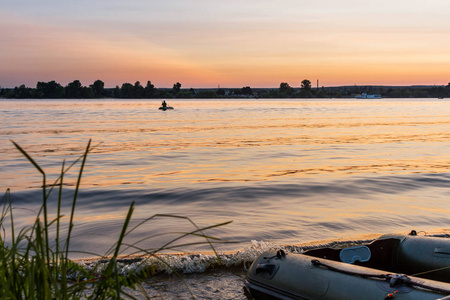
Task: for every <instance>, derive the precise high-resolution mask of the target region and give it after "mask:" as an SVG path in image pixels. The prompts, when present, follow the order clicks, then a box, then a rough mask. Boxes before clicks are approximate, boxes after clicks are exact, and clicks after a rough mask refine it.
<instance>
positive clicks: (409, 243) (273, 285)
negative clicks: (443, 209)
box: [245, 232, 450, 300]
mask: <svg viewBox="0 0 450 300" xmlns="http://www.w3.org/2000/svg"><path fill="white" fill-rule="evenodd" d="M245 286H246V289H247V291H248V292H249V293H250V294H251V295H252V296H253V298H255V299H283V300H286V299H308V300H315V299H324V300H328V299H337V300H341V299H342V300H344V299H367V300H371V299H374V300H375V299H376V300H379V299H391V298H392V299H421V300H422V299H423V300H426V299H441V300H443V299H445V300H450V296H449V295H450V238H446V237H428V236H417V235H414V232H412V234H410V235H403V236H400V235H399V236H384V237H381V238H379V239H377V240H375V241H374V242H372V243H370V244H368V245H364V246H357V247H350V248H344V249H332V248H320V249H314V250H310V251H306V252H304V253H302V254H294V253H285V251H283V250H278V251H272V252H266V253H263V254H262V255H260V256H259V257H258V258H257V259H256V260H255V261H254V262H253V264H252V265H251V267H250V269H249V271H248V273H247V276H246V280H245Z"/></svg>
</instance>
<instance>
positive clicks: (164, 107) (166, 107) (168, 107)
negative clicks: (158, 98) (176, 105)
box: [159, 100, 173, 110]
mask: <svg viewBox="0 0 450 300" xmlns="http://www.w3.org/2000/svg"><path fill="white" fill-rule="evenodd" d="M159 109H160V110H168V109H173V107H172V106H167V103H166V100H163V102H162V103H161V107H160V108H159Z"/></svg>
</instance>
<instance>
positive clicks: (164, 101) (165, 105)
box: [161, 100, 167, 108]
mask: <svg viewBox="0 0 450 300" xmlns="http://www.w3.org/2000/svg"><path fill="white" fill-rule="evenodd" d="M161 105H162V107H164V108H166V107H167V103H166V100H163V102H162V104H161Z"/></svg>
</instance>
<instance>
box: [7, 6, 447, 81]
mask: <svg viewBox="0 0 450 300" xmlns="http://www.w3.org/2000/svg"><path fill="white" fill-rule="evenodd" d="M0 41H1V42H0V87H14V86H19V85H21V84H25V85H26V86H28V87H35V86H36V83H37V82H38V81H44V82H48V81H51V80H55V81H56V82H59V83H60V84H62V85H67V84H68V83H69V82H72V81H74V80H80V81H81V83H82V85H84V86H88V85H90V84H92V83H93V82H94V81H95V80H97V79H100V80H102V81H103V82H104V83H105V87H114V86H116V85H119V86H121V85H122V83H125V82H129V83H133V84H134V83H135V82H136V81H140V82H141V84H143V85H145V84H146V82H147V81H148V80H150V81H151V82H152V83H153V84H154V85H155V86H156V87H160V88H164V87H172V86H173V84H174V83H176V82H180V83H181V84H182V88H191V87H193V88H201V87H218V86H220V87H229V88H233V87H243V86H251V87H279V85H280V83H281V82H287V83H289V85H290V86H292V87H299V86H300V83H301V81H302V80H303V79H309V80H311V82H313V85H315V84H316V80H319V85H320V86H338V85H354V84H356V85H422V84H426V85H447V84H448V83H449V82H450V1H449V0H428V1H423V0H420V1H418V0H389V1H388V0H377V1H374V0H335V1H334V0H314V1H313V0H307V1H305V0H278V1H273V0H270V1H269V0H226V1H223V0H222V1H216V0H158V1H156V0H126V1H125V0H124V1H117V0H78V1H66V0H52V1H50V0H39V1H37V0H2V4H1V10H0Z"/></svg>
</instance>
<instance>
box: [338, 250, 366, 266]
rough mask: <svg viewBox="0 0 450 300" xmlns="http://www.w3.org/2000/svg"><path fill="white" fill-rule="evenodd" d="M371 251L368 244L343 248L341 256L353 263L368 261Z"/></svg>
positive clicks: (342, 258) (347, 261) (343, 260)
mask: <svg viewBox="0 0 450 300" xmlns="http://www.w3.org/2000/svg"><path fill="white" fill-rule="evenodd" d="M370 256H371V252H370V249H369V248H368V247H367V246H357V247H350V248H345V249H342V250H341V252H340V253H339V258H340V259H341V261H342V262H344V263H348V264H353V263H355V262H356V261H359V262H366V261H368V260H369V259H370Z"/></svg>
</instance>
